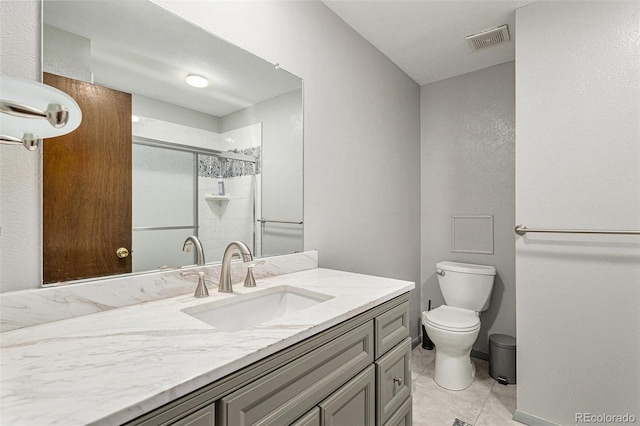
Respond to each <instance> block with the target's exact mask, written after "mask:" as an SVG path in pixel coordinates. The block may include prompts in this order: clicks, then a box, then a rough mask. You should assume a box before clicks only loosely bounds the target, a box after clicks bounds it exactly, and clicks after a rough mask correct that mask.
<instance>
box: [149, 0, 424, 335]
mask: <svg viewBox="0 0 640 426" xmlns="http://www.w3.org/2000/svg"><path fill="white" fill-rule="evenodd" d="M156 3H158V4H161V5H163V6H164V7H165V8H167V9H168V10H170V11H173V12H174V13H176V14H177V15H179V16H182V17H184V18H186V19H189V20H190V21H192V22H194V23H195V24H197V25H200V26H201V27H203V28H204V29H206V30H209V31H211V32H212V33H214V34H216V35H218V36H220V37H222V38H224V39H226V40H228V41H230V42H231V43H234V44H236V45H238V46H240V47H242V48H244V49H247V50H248V51H250V52H252V53H255V54H257V55H258V56H260V57H262V58H264V59H266V60H268V61H270V62H272V63H279V64H280V66H281V67H282V68H284V69H286V70H287V71H290V72H292V73H293V74H295V75H297V76H299V77H301V78H303V79H304V150H305V160H304V190H305V191H304V222H305V229H304V232H305V235H304V239H305V242H304V244H305V249H317V250H318V251H319V256H320V265H321V266H322V267H327V268H335V269H340V270H346V271H354V272H361V273H366V274H372V275H379V276H385V277H393V278H399V279H406V280H411V281H415V282H416V283H417V282H418V281H419V268H420V267H419V252H420V231H419V229H420V214H419V210H420V201H419V200H420V189H419V188H420V158H419V154H418V153H419V146H420V133H419V132H420V118H419V108H420V106H419V103H420V91H419V86H418V85H417V84H416V83H415V82H414V81H413V80H411V79H410V78H409V77H408V76H407V75H406V74H404V73H403V72H402V71H401V70H400V69H399V68H398V67H397V66H396V65H395V64H393V63H392V62H391V61H389V59H388V58H386V57H385V56H384V55H383V54H382V53H380V52H379V51H378V50H376V49H375V48H374V47H373V46H371V45H370V44H369V43H368V42H367V41H366V40H364V39H363V38H362V37H361V36H360V35H359V34H358V33H356V32H355V31H354V30H353V29H352V28H351V27H349V26H348V25H347V24H345V23H344V22H343V21H342V20H341V19H340V18H338V17H337V16H336V15H335V14H334V13H333V12H331V11H330V10H329V9H328V8H327V7H326V6H324V5H323V4H322V3H320V2H318V1H309V2H307V1H305V2H298V1H279V2H271V1H267V2H261V1H257V2H253V1H247V2H203V1H194V2H174V1H156ZM419 311H420V298H419V291H416V292H415V294H414V298H413V300H412V319H414V325H413V327H412V328H413V329H412V334H413V335H414V336H417V335H418V331H419V328H418V323H417V319H418V316H419Z"/></svg>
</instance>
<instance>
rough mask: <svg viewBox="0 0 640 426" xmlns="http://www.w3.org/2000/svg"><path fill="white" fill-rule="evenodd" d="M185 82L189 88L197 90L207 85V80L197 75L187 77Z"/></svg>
mask: <svg viewBox="0 0 640 426" xmlns="http://www.w3.org/2000/svg"><path fill="white" fill-rule="evenodd" d="M185 81H186V83H187V84H188V85H189V86H192V87H197V88H203V87H207V86H208V85H209V80H207V79H206V77H203V76H201V75H197V74H189V75H187V78H186V79H185Z"/></svg>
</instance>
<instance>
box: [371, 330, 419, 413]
mask: <svg viewBox="0 0 640 426" xmlns="http://www.w3.org/2000/svg"><path fill="white" fill-rule="evenodd" d="M410 361H411V337H407V338H406V339H405V340H404V341H403V342H402V343H400V344H399V345H397V346H396V347H395V348H393V349H391V350H390V351H389V352H388V353H387V354H386V355H385V356H383V357H382V358H380V359H379V360H377V361H376V363H375V364H376V385H377V388H378V392H377V395H376V397H377V400H376V414H377V419H378V424H380V425H383V424H385V423H386V422H387V421H388V420H389V418H390V417H391V415H392V414H393V413H394V412H395V411H396V410H397V409H398V408H400V406H401V405H402V404H403V403H404V401H405V400H406V399H407V398H408V397H409V396H410V395H411V371H410V370H409V363H410Z"/></svg>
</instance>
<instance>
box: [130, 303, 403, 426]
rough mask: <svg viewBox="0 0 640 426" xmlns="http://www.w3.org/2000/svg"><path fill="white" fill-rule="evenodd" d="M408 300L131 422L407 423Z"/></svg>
mask: <svg viewBox="0 0 640 426" xmlns="http://www.w3.org/2000/svg"><path fill="white" fill-rule="evenodd" d="M408 300H409V293H405V294H403V295H401V296H398V297H396V298H395V299H392V300H390V301H388V302H385V303H383V304H381V305H379V306H376V307H374V308H372V309H370V310H368V311H366V312H364V313H362V314H360V315H358V316H356V317H354V318H351V319H349V320H346V321H344V322H342V323H340V324H338V325H336V326H334V327H332V328H330V329H328V330H326V331H323V332H321V333H318V334H317V335H315V336H312V337H310V338H308V339H306V340H303V341H302V342H299V343H296V344H294V345H292V346H290V347H288V348H286V349H283V350H282V351H280V352H277V353H275V354H273V355H270V356H268V357H266V358H264V359H263V360H260V361H258V362H256V363H254V364H251V365H249V366H247V367H244V368H242V369H240V370H238V371H236V372H234V373H232V374H230V375H229V376H227V377H224V378H221V379H219V380H217V381H215V382H213V383H211V384H209V385H207V386H204V387H203V388H201V389H199V390H196V391H194V392H192V393H191V394H189V395H186V396H184V397H181V398H178V399H177V400H175V401H173V402H170V403H168V404H166V405H165V406H163V407H160V408H158V409H156V410H154V411H152V412H150V413H148V414H145V415H143V416H141V417H139V418H137V419H135V420H133V421H131V422H129V423H128V424H127V425H128V426H133V425H145V426H160V425H162V426H165V425H176V426H249V425H253V426H286V425H292V426H359V425H362V426H400V425H404V426H409V425H411V373H410V371H409V361H410V356H411V338H410V337H409V302H408ZM214 408H215V419H214Z"/></svg>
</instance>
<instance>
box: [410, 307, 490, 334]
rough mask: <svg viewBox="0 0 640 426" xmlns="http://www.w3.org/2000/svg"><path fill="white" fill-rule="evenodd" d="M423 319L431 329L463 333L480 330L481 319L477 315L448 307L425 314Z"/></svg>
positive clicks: (465, 310) (466, 310)
mask: <svg viewBox="0 0 640 426" xmlns="http://www.w3.org/2000/svg"><path fill="white" fill-rule="evenodd" d="M422 319H423V321H424V322H425V323H426V324H429V325H430V326H431V327H434V328H438V329H440V330H445V331H451V332H459V333H462V332H469V331H475V330H478V329H479V328H480V318H479V317H478V314H477V313H475V312H474V311H470V310H468V309H463V308H456V307H453V306H447V305H442V306H440V307H438V308H436V309H434V310H432V311H426V312H423V313H422Z"/></svg>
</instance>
